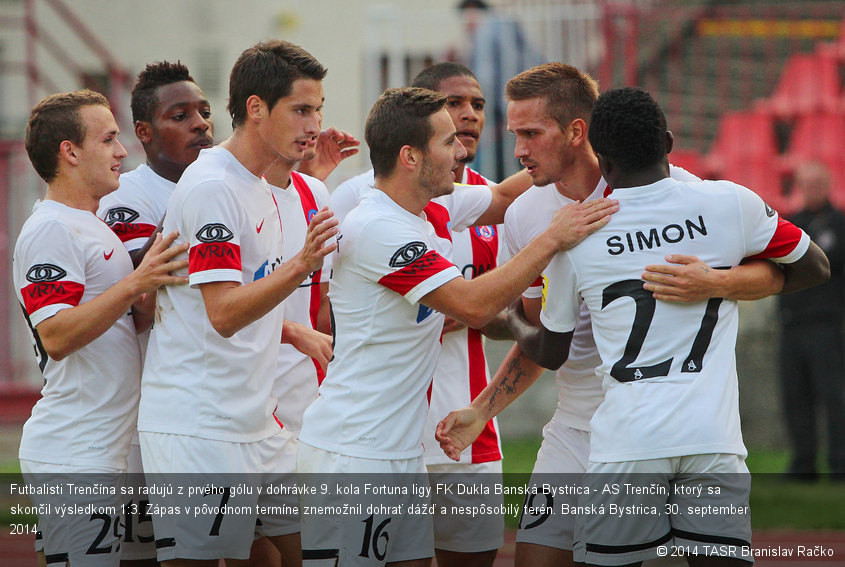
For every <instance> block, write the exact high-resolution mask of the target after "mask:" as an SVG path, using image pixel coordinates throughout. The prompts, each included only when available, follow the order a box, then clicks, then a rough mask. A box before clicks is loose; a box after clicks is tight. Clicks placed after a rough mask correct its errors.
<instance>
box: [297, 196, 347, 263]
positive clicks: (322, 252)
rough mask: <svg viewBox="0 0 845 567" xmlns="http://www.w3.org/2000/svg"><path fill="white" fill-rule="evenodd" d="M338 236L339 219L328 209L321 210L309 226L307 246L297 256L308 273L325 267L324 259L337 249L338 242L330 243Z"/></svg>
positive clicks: (306, 238) (306, 235)
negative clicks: (331, 239)
mask: <svg viewBox="0 0 845 567" xmlns="http://www.w3.org/2000/svg"><path fill="white" fill-rule="evenodd" d="M336 234H337V219H336V218H335V217H334V213H333V212H331V211H330V210H329V208H328V207H323V208H322V209H320V212H318V213H317V214H316V215H314V217H313V218H312V219H311V222H310V223H309V224H308V232H307V233H306V234H305V244H304V245H303V246H302V250H300V251H299V253H298V254H297V255H296V257H297V258H298V259H299V261H301V262H303V263H304V265H305V267H306V268H307V270H308V272H309V273H311V272H316V271H317V270H319V269H320V268H321V267H323V258H325V257H326V256H327V255H328V254H331V253H332V252H334V251H335V250H336V249H337V242H335V241H329V239H330V238H332V237H334V236H335V235H336Z"/></svg>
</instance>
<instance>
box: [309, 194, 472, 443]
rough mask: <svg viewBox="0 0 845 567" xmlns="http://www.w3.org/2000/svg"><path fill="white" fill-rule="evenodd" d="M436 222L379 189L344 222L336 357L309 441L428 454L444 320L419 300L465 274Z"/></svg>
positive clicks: (335, 280)
mask: <svg viewBox="0 0 845 567" xmlns="http://www.w3.org/2000/svg"><path fill="white" fill-rule="evenodd" d="M440 220H442V219H440ZM431 221H434V222H435V224H432V222H430V220H429V219H427V213H423V214H421V215H419V216H418V215H414V214H412V213H410V212H408V211H407V210H405V209H403V208H402V207H400V206H399V205H398V204H397V203H396V202H394V201H393V200H392V199H391V198H390V197H389V196H388V195H386V194H385V193H383V192H381V191H378V190H373V191H367V192H365V195H364V198H363V200H362V201H361V203H360V204H359V206H358V207H356V208H355V209H354V210H353V211H352V212H350V213H349V215H348V216H347V217H346V219H345V220H344V222H343V225H342V228H341V232H340V235H339V236H338V245H339V249H338V254H337V256H336V257H335V260H334V271H333V274H332V282H331V288H330V292H329V297H330V298H331V302H332V312H333V316H334V330H335V336H334V338H335V350H334V360H333V361H332V362H331V363H330V364H329V368H328V371H327V373H326V378H325V380H323V383H322V384H321V386H320V397H319V398H317V400H316V401H315V402H314V403H313V404H311V405H310V406H309V407H308V409H307V410H306V411H305V416H304V420H303V421H304V423H303V427H302V432H301V433H300V441H302V442H303V443H306V444H308V445H312V446H314V447H317V448H320V449H323V450H326V451H332V452H335V453H340V454H343V455H349V456H352V457H360V458H372V459H410V458H415V457H419V456H421V455H422V453H423V449H422V444H421V442H420V439H421V435H422V430H423V425H424V424H425V416H426V412H427V409H428V403H427V397H426V392H427V390H428V387H429V384H430V383H431V377H432V375H433V373H434V367H435V365H436V364H437V358H438V355H439V351H440V342H439V338H440V333H441V331H442V328H443V315H441V314H439V313H437V312H436V311H433V310H432V309H430V308H428V307H426V306H425V305H422V304H420V303H419V300H420V298H422V297H423V296H425V295H426V294H428V293H429V292H431V291H433V290H434V289H437V288H438V287H440V286H442V285H443V284H445V283H446V282H448V281H451V280H452V279H454V278H456V277H460V275H461V274H460V271H459V270H458V269H457V268H456V267H455V266H454V265H453V264H452V263H450V262H449V261H448V260H446V259H445V258H444V256H443V254H444V251H445V249H446V248H447V246H446V245H447V244H451V243H450V242H449V241H448V240H447V239H446V238H445V237H444V236H443V233H445V234H448V229H447V228H446V227H445V226H442V225H439V223H438V221H437V219H431Z"/></svg>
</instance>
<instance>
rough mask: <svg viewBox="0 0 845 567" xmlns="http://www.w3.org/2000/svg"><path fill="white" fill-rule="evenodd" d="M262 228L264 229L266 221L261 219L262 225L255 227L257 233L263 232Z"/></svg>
mask: <svg viewBox="0 0 845 567" xmlns="http://www.w3.org/2000/svg"><path fill="white" fill-rule="evenodd" d="M262 228H264V219H261V224H259V225H258V226H256V227H255V232H261V229H262Z"/></svg>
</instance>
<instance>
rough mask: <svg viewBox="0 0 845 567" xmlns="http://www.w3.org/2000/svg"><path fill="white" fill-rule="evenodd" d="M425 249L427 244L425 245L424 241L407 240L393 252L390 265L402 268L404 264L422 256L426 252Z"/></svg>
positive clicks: (409, 263)
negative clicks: (407, 241)
mask: <svg viewBox="0 0 845 567" xmlns="http://www.w3.org/2000/svg"><path fill="white" fill-rule="evenodd" d="M426 250H428V246H426V245H425V242H420V241H418V240H417V241H414V242H409V243H408V244H406V245H405V246H403V247H402V248H400V249H399V250H397V251H396V252H395V253H394V254H393V256H392V257H391V258H390V267H391V268H404V267H405V266H410V265H411V264H413V263H414V262H416V261H417V260H419V259H420V258H422V256H423V254H425V253H426Z"/></svg>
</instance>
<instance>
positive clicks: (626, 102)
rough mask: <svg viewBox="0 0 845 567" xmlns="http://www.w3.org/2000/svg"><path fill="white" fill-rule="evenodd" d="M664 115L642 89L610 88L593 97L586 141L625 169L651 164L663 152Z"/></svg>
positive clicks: (635, 169)
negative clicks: (593, 105)
mask: <svg viewBox="0 0 845 567" xmlns="http://www.w3.org/2000/svg"><path fill="white" fill-rule="evenodd" d="M666 129H667V128H666V116H665V115H664V114H663V111H662V110H661V109H660V106H659V105H658V104H657V102H656V101H655V100H654V99H653V98H651V95H650V94H649V93H648V92H647V91H644V90H643V89H640V88H637V87H625V88H621V89H612V90H609V91H607V92H605V93H603V94H602V95H601V96H599V98H598V100H597V101H596V105H595V107H594V108H593V115H592V118H591V120H590V130H589V134H588V136H589V139H590V145H592V146H593V150H594V151H595V152H596V153H597V154H601V155H602V156H604V157H605V158H606V159H608V160H609V161H611V162H612V163H613V164H614V165H616V166H617V167H619V168H620V169H622V170H625V171H638V170H641V169H643V168H646V167H649V166H652V165H654V164H656V163H658V162H659V161H661V160H662V159H664V158H665V156H666Z"/></svg>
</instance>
